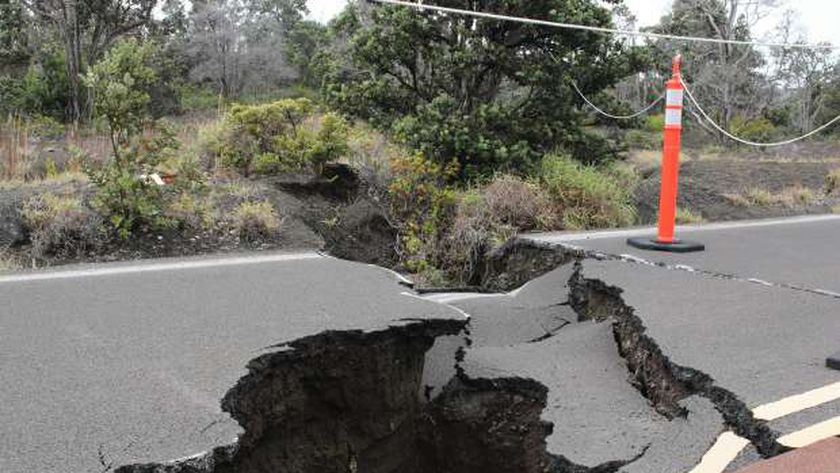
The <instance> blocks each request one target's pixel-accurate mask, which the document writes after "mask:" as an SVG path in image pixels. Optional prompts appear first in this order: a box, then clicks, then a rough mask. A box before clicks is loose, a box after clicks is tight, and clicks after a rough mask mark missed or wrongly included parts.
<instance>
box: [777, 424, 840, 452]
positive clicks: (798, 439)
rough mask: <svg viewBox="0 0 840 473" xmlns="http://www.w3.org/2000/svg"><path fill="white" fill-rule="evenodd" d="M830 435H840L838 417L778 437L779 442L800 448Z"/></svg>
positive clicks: (786, 445)
mask: <svg viewBox="0 0 840 473" xmlns="http://www.w3.org/2000/svg"><path fill="white" fill-rule="evenodd" d="M831 437H840V417H835V418H833V419H829V420H827V421H825V422H820V423H819V424H816V425H812V426H811V427H808V428H806V429H802V430H800V431H797V432H794V433H792V434H788V435H785V436H784V437H780V438H779V443H780V444H782V445H784V446H785V447H790V448H802V447H807V446H808V445H811V444H814V443H817V442H819V441H820V440H825V439H827V438H831Z"/></svg>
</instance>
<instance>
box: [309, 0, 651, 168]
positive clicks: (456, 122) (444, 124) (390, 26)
mask: <svg viewBox="0 0 840 473" xmlns="http://www.w3.org/2000/svg"><path fill="white" fill-rule="evenodd" d="M607 3H610V4H618V3H620V0H612V1H609V2H607ZM436 4H438V5H440V6H445V7H453V8H460V9H466V10H477V11H483V12H492V13H500V14H506V15H513V16H521V17H529V18H541V19H547V20H554V21H561V22H570V23H582V24H589V25H598V26H612V18H611V12H610V10H609V9H607V8H604V7H603V6H601V2H595V1H591V0H511V1H507V2H474V1H471V0H470V1H468V0H444V1H439V2H436ZM333 28H334V29H335V30H336V31H337V34H338V35H339V36H343V37H344V38H346V41H347V43H346V44H347V45H348V48H349V53H350V54H349V55H348V56H349V57H350V59H351V60H352V64H350V65H348V64H342V57H341V56H340V55H336V54H334V55H333V57H332V61H333V62H332V64H330V65H327V66H324V65H323V64H322V65H321V66H319V67H320V69H321V70H325V71H326V74H327V76H328V77H327V79H326V81H325V88H324V92H325V94H326V96H327V97H328V99H329V100H330V101H331V102H332V103H334V104H336V105H337V106H339V107H341V108H342V109H343V110H345V111H346V112H349V113H353V114H355V115H358V116H361V117H363V118H366V119H369V120H371V121H373V122H374V123H376V124H378V125H379V126H382V127H389V128H391V129H392V130H394V131H395V132H396V133H397V134H398V136H400V137H401V138H402V139H403V140H404V141H405V142H407V143H408V144H410V145H412V146H415V147H416V148H419V149H420V150H422V151H423V152H424V153H425V154H426V155H428V156H430V157H432V158H434V159H437V160H438V162H441V163H446V162H448V161H449V160H451V159H452V158H457V159H458V160H459V162H460V164H461V169H462V177H466V176H468V175H471V174H486V173H490V172H493V171H494V170H497V169H509V170H525V169H526V168H527V167H528V166H529V165H530V164H531V163H533V162H534V160H535V158H536V157H537V156H539V155H540V154H542V153H544V152H546V151H548V150H550V149H552V148H554V147H557V146H562V145H566V146H569V147H571V148H573V150H574V151H580V150H578V149H576V148H577V147H579V146H581V144H582V143H584V142H585V140H584V139H583V138H582V136H581V132H580V131H579V129H578V126H577V124H578V123H579V120H580V117H581V114H580V111H579V110H578V108H577V106H576V105H579V104H580V100H579V98H578V97H577V95H576V94H575V92H573V91H572V89H571V87H570V86H569V80H570V78H574V80H575V81H576V82H577V84H578V85H579V86H580V88H581V89H582V90H583V91H584V92H585V93H587V94H593V93H596V92H598V91H600V90H602V89H604V88H605V87H608V86H611V85H613V84H614V83H615V82H616V81H617V80H618V79H620V78H622V77H624V76H626V75H628V74H630V73H632V72H634V71H636V70H638V68H639V67H640V63H639V62H638V61H637V59H638V57H637V55H636V54H635V51H634V50H633V48H629V47H627V46H626V45H624V44H623V43H621V42H618V41H615V40H613V39H612V38H610V37H608V36H605V35H599V34H595V33H589V32H582V31H572V30H566V29H558V28H550V27H540V26H534V25H527V24H522V23H515V22H504V21H492V20H479V19H476V18H471V17H466V16H461V15H452V14H443V13H435V12H428V11H427V12H418V11H416V10H414V9H409V8H404V7H390V6H389V7H382V6H377V7H370V6H367V5H365V4H362V3H351V5H350V6H349V7H348V10H346V11H345V13H344V14H343V15H342V17H341V18H339V20H337V21H336V22H335V24H334V25H333ZM341 45H342V40H341V38H339V46H338V47H339V48H340V47H342V46H341ZM322 62H323V58H322ZM589 151H590V152H589V153H588V155H587V154H585V153H582V152H579V153H576V154H577V155H578V156H579V157H581V158H584V159H587V158H588V159H592V160H597V159H599V158H601V157H602V156H599V155H598V153H597V151H595V152H593V150H589Z"/></svg>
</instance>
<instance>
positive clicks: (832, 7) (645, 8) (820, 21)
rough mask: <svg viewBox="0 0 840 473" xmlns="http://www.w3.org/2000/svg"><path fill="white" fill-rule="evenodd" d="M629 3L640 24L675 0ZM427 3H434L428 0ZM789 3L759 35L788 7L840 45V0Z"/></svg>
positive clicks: (318, 13)
mask: <svg viewBox="0 0 840 473" xmlns="http://www.w3.org/2000/svg"><path fill="white" fill-rule="evenodd" d="M625 2H626V3H627V5H629V6H630V8H631V9H632V10H633V12H634V13H635V14H636V16H637V17H638V18H639V23H640V26H646V25H651V24H654V23H656V22H657V21H658V20H659V18H660V17H661V16H662V15H663V14H664V13H665V12H666V11H667V8H668V6H669V5H670V4H671V0H625ZM346 3H347V2H346V0H308V1H307V4H308V6H309V10H310V17H311V18H313V19H316V20H318V21H322V22H326V21H328V20H329V19H330V18H332V17H333V16H335V14H336V13H338V12H339V11H341V9H342V8H343V7H344V5H345V4H346ZM426 3H434V2H433V1H427V2H426ZM786 3H787V5H786V6H782V7H780V8H778V13H777V14H776V15H775V19H773V18H771V19H769V20H765V22H764V24H763V25H761V26H759V28H758V29H759V31H757V32H756V33H757V36H759V37H760V36H761V35H762V34H766V33H767V31H769V30H770V29H771V25H772V24H773V23H775V22H776V21H777V20H778V17H779V16H780V15H782V14H783V12H784V11H786V10H787V9H788V8H792V9H793V10H796V11H797V12H798V15H799V22H800V23H801V24H802V26H803V27H804V28H805V29H806V30H807V32H808V36H809V41H811V42H817V41H827V42H830V43H833V44H836V45H840V28H838V25H837V24H838V21H840V1H838V0H788V1H787V2H786Z"/></svg>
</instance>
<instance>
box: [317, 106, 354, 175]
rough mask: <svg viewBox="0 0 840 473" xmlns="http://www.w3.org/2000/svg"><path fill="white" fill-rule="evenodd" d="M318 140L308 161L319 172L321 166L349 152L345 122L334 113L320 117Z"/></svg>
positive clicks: (347, 130)
mask: <svg viewBox="0 0 840 473" xmlns="http://www.w3.org/2000/svg"><path fill="white" fill-rule="evenodd" d="M320 125H321V127H320V129H319V130H318V139H317V140H316V141H315V143H314V147H313V149H312V154H311V156H309V160H310V161H311V162H312V164H313V165H314V166H315V167H316V169H318V170H319V172H320V170H321V169H322V168H323V165H324V164H326V163H328V162H330V161H335V160H337V159H339V158H341V157H342V156H345V155H346V154H347V153H349V152H350V146H349V145H348V142H347V140H348V132H349V129H348V128H349V127H348V125H347V122H346V121H345V120H344V119H343V118H341V117H340V116H338V115H336V114H335V113H327V114H325V115H324V116H323V117H321V124H320Z"/></svg>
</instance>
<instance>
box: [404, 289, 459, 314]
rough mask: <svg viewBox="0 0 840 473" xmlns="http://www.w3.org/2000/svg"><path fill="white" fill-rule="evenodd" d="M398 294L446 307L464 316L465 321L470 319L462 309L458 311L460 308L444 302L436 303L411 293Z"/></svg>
mask: <svg viewBox="0 0 840 473" xmlns="http://www.w3.org/2000/svg"><path fill="white" fill-rule="evenodd" d="M400 294H402V295H404V296H406V297H413V298H414V299H420V300H421V301H424V302H429V303H432V304H440V305H443V306H446V307H448V308H450V309H452V310H454V311H455V312H458V313H459V314H461V315H463V316H464V318H465V319H467V320H469V319H470V317H471V316H470V314H468V313H466V312H464V310H463V309H460V308H458V307H455V306H454V305H451V304H447V303H445V302H438V301H434V300H431V299H429V298H427V297H423V296H418V295H417V294H413V293H411V292H402V293H400Z"/></svg>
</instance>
